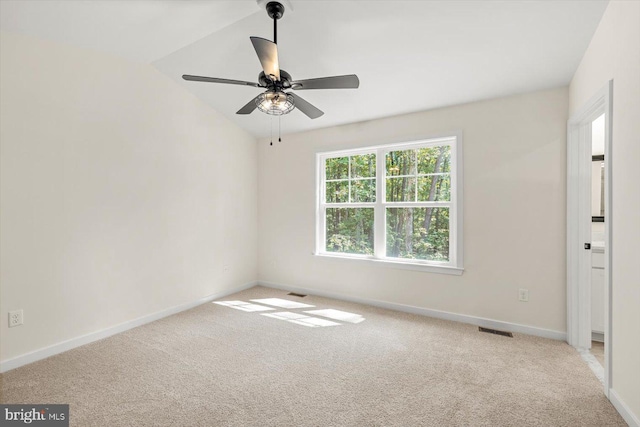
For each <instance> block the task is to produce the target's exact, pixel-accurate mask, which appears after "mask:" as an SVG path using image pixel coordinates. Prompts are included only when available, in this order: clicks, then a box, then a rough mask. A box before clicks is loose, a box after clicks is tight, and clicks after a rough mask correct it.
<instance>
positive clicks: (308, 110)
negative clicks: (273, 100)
mask: <svg viewBox="0 0 640 427" xmlns="http://www.w3.org/2000/svg"><path fill="white" fill-rule="evenodd" d="M290 95H291V96H293V99H294V103H295V106H296V108H297V109H298V110H300V111H302V112H303V113H304V114H306V115H307V117H309V118H310V119H317V118H318V117H320V116H322V115H323V114H324V112H323V111H322V110H320V109H318V108H317V107H315V106H314V105H312V104H310V103H309V102H307V101H305V100H304V99H302V98H300V97H299V96H298V95H296V94H294V93H290Z"/></svg>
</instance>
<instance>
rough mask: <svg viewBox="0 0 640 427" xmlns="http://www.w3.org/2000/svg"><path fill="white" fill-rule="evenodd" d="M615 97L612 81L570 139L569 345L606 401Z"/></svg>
mask: <svg viewBox="0 0 640 427" xmlns="http://www.w3.org/2000/svg"><path fill="white" fill-rule="evenodd" d="M612 95H613V81H609V82H608V83H607V85H606V86H605V87H604V88H602V89H601V90H600V91H598V93H596V94H595V95H594V97H593V98H592V99H591V100H589V102H587V104H586V105H584V106H583V107H582V108H581V109H579V110H578V111H577V112H576V113H575V114H573V116H572V117H571V118H570V119H569V121H568V138H567V342H568V343H569V344H570V345H572V346H573V347H575V348H576V349H578V351H580V352H581V354H583V358H585V359H586V360H587V361H589V362H590V364H591V366H592V369H593V370H594V372H595V373H596V375H598V377H599V378H600V379H601V380H602V382H603V385H604V393H605V395H606V396H607V397H608V396H609V389H610V388H611V269H610V265H611V256H612V252H611V222H612V221H611V163H612V162H611V129H612V126H611V124H612V123H611V118H612V105H613V104H612ZM594 339H595V343H594V342H593V340H594ZM599 342H602V343H603V345H602V350H603V356H604V357H603V358H602V362H604V363H602V364H601V365H600V364H599V363H600V362H599V361H598V360H597V359H596V358H595V357H594V356H593V354H592V353H596V352H597V351H598V348H597V347H594V348H593V349H592V346H598V347H599V345H600V344H598V343H599ZM589 350H592V352H590V351H589ZM585 355H586V356H588V357H585ZM596 365H597V366H596ZM600 366H601V368H600Z"/></svg>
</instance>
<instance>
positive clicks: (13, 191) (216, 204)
mask: <svg viewBox="0 0 640 427" xmlns="http://www.w3.org/2000/svg"><path fill="white" fill-rule="evenodd" d="M0 43H1V44H0V54H1V56H0V67H1V68H0V92H1V93H2V97H1V105H0V141H1V147H0V150H1V162H2V163H1V181H0V182H1V205H2V209H1V210H2V213H1V216H0V226H1V228H2V234H1V240H0V245H1V246H0V250H1V259H0V260H1V261H0V262H1V264H2V269H1V275H0V280H1V288H0V292H1V300H2V301H1V303H0V314H1V316H0V319H1V320H0V339H1V341H2V346H1V353H0V358H1V359H2V360H3V361H5V360H7V359H10V358H13V357H16V356H19V355H22V354H24V353H27V352H30V351H33V350H36V349H39V348H42V347H45V346H49V345H52V344H56V343H59V342H61V341H63V340H67V339H71V338H74V337H78V336H80V335H83V334H87V333H90V332H94V331H97V330H100V329H103V328H107V327H110V326H113V325H116V324H119V323H121V322H124V321H127V320H131V319H134V318H137V317H140V316H144V315H148V314H150V313H154V312H157V311H160V310H163V309H167V308H169V307H173V306H176V305H179V304H183V303H188V302H192V301H194V300H197V299H198V298H201V297H204V296H207V295H209V294H212V293H216V292H221V291H224V290H226V289H231V288H233V287H236V286H239V285H242V284H246V283H249V282H252V281H255V280H256V278H257V268H256V264H257V252H256V234H257V214H256V210H257V194H256V188H257V182H256V174H257V172H256V169H257V148H256V143H255V139H254V138H253V137H251V136H250V135H249V134H247V133H245V132H244V131H242V130H240V129H239V128H237V127H236V126H235V125H233V124H231V123H230V122H229V121H228V120H226V119H225V118H223V117H222V116H221V115H220V114H218V113H216V112H215V111H213V110H212V109H211V108H209V107H208V106H206V105H205V104H203V103H202V102H201V101H199V100H198V99H197V98H196V97H194V96H193V95H191V94H189V93H188V92H186V91H185V90H184V89H182V88H181V87H179V86H178V85H176V84H175V83H174V82H172V81H170V79H168V78H167V77H165V76H163V75H162V74H161V73H160V72H158V71H157V70H155V69H154V68H153V67H151V66H150V65H143V64H134V63H130V62H127V61H124V60H121V59H118V58H115V57H111V56H108V55H105V54H100V53H95V52H92V51H88V50H82V49H78V48H72V47H66V46H63V45H58V44H54V43H50V42H44V41H38V40H35V39H28V38H25V37H22V36H17V35H13V34H9V33H4V32H3V33H2V34H1V36H0ZM225 263H226V264H228V266H229V268H228V271H223V270H224V269H223V265H224V264H225ZM20 308H22V309H24V325H23V326H20V327H16V328H11V329H9V328H8V325H7V322H8V320H7V317H8V316H7V312H8V311H9V310H15V309H20Z"/></svg>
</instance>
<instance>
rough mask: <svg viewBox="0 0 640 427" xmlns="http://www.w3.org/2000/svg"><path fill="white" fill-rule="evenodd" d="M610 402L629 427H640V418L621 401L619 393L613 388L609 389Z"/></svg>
mask: <svg viewBox="0 0 640 427" xmlns="http://www.w3.org/2000/svg"><path fill="white" fill-rule="evenodd" d="M609 400H610V401H611V403H612V404H613V407H614V408H616V410H617V411H618V413H619V414H620V415H621V416H622V418H623V419H624V420H625V421H626V422H627V424H629V427H640V418H638V416H637V415H636V414H634V413H633V412H632V411H631V409H629V407H628V406H627V404H626V403H624V402H623V401H622V399H620V396H618V393H616V391H615V390H614V389H612V388H611V389H609Z"/></svg>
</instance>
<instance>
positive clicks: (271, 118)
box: [269, 117, 273, 145]
mask: <svg viewBox="0 0 640 427" xmlns="http://www.w3.org/2000/svg"><path fill="white" fill-rule="evenodd" d="M269 123H270V125H271V142H270V143H269V145H273V117H270V118H269Z"/></svg>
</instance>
